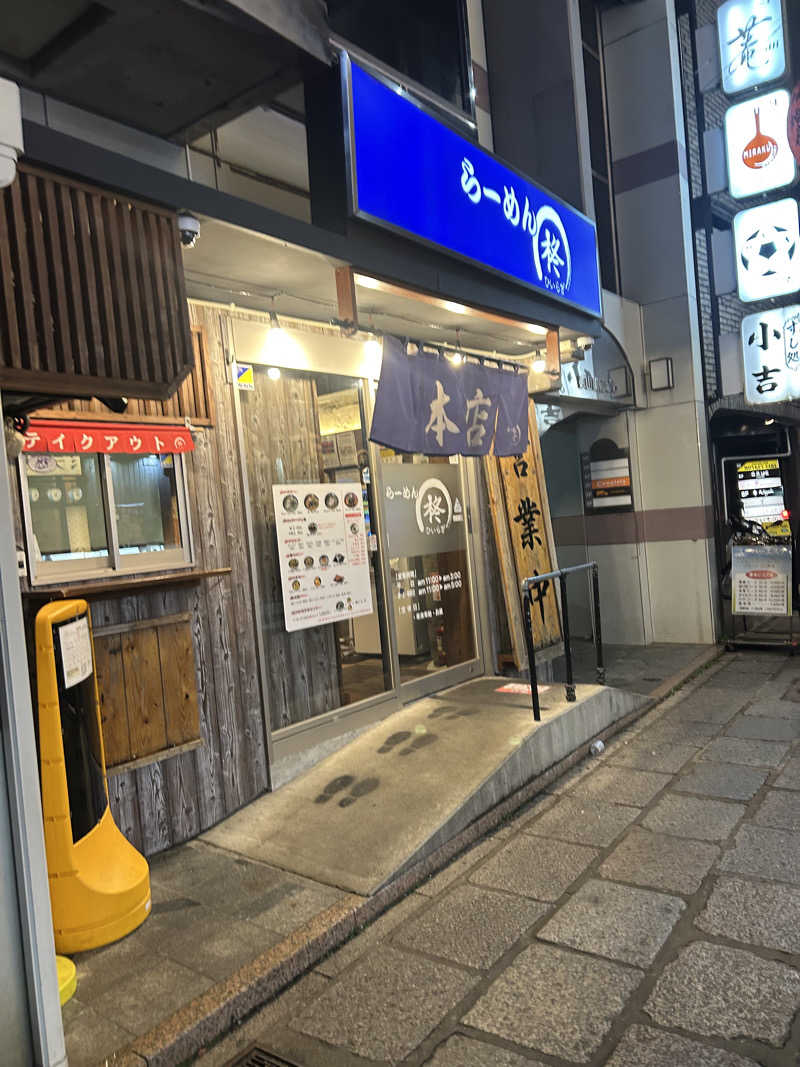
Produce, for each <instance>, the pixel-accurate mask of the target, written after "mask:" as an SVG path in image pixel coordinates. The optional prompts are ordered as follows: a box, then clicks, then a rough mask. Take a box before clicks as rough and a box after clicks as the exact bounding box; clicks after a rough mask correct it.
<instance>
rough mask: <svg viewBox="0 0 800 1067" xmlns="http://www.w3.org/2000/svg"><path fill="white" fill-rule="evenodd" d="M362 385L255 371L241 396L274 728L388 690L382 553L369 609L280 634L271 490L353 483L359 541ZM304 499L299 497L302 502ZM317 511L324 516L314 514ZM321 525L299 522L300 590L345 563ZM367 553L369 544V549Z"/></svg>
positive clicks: (367, 520) (368, 509)
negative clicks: (357, 499) (357, 504)
mask: <svg viewBox="0 0 800 1067" xmlns="http://www.w3.org/2000/svg"><path fill="white" fill-rule="evenodd" d="M362 387H363V386H362V383H361V381H360V380H359V379H356V378H352V377H349V376H345V375H337V374H324V373H306V372H304V371H294V370H288V369H283V368H281V369H280V372H279V373H278V374H275V373H274V371H273V374H272V376H270V374H269V370H268V368H266V367H259V366H256V367H254V388H253V390H252V392H250V391H248V392H241V393H239V404H240V411H241V421H242V431H243V437H244V455H245V464H246V468H247V481H248V487H249V492H250V512H251V516H252V530H253V541H254V549H255V552H254V556H255V560H256V568H257V571H258V587H259V593H260V599H261V604H260V612H259V614H260V620H261V629H262V635H263V643H264V648H265V650H266V670H267V675H268V686H269V690H270V693H271V694H272V697H271V699H270V708H269V710H270V719H271V723H272V728H273V729H275V730H278V729H281V728H282V727H287V726H291V725H293V724H294V723H298V722H303V721H306V720H308V719H312V718H316V717H317V716H319V715H323V714H325V713H326V712H328V711H333V710H335V709H337V708H339V707H342V706H344V705H349V704H354V703H356V702H357V701H359V700H364V699H366V698H369V697H374V696H377V695H379V694H381V693H384V692H386V690H387V689H390V688H391V684H392V682H391V666H390V658H389V654H388V641H387V638H386V625H385V612H384V611H383V607H382V586H381V571H380V555H379V553H378V551H376V550H370V551H369V554H368V559H369V572H370V583H371V590H372V612H371V613H370V614H368V615H360V616H355V617H353V618H344V619H342V620H341V621H337V622H330V623H325V624H323V625H316V626H309V627H307V628H305V629H300V630H294V631H291V632H289V631H287V629H286V620H285V617H284V609H283V589H282V584H281V583H282V580H283V577H284V576H285V575H284V574H283V573H282V569H281V562H280V559H279V556H278V541H277V534H276V523H275V515H274V508H273V496H272V487H273V485H278V484H284V485H285V484H291V485H297V486H300V487H302V486H303V485H304V484H307V485H317V484H320V483H322V484H324V483H331V485H332V486H333V485H335V484H342V483H344V482H347V483H356V484H357V485H360V487H361V489H360V493H361V501H362V507H363V511H364V526H365V532H366V535H367V537H368V538H369V537H370V535H371V534H372V532H373V528H372V520H373V515H374V500H373V496H372V494H373V481H374V480H373V479H372V478H371V477H370V468H369V451H368V443H367V432H366V425H365V421H364V409H363V404H362ZM301 499H302V497H301ZM322 513H323V514H324V510H323V512H322ZM326 536H327V535H326V534H325V533H324V530H323V524H322V523H320V522H318V520H316V519H315V518H314V517H313V516H311V515H307V516H306V517H305V519H304V528H303V540H302V545H303V548H302V551H298V555H297V560H296V566H297V575H298V577H297V579H296V581H297V582H298V583H300V584H302V582H304V581H307V580H308V577H310V578H311V580H312V581H313V582H314V584H315V585H316V583H317V580H319V582H320V583H322V584H323V585H324V584H325V583H327V582H329V581H330V580H331V578H332V577H333V580H335V574H336V566H337V565H338V564H341V563H344V562H345V560H343V559H342V560H339V559H338V558H337V556H336V555H334V554H333V553H334V552H336V549H332V548H331V545H330V544H329V543H327V542H326ZM372 547H373V549H375V548H376V547H377V546H376V545H375V543H374V542H373V545H372Z"/></svg>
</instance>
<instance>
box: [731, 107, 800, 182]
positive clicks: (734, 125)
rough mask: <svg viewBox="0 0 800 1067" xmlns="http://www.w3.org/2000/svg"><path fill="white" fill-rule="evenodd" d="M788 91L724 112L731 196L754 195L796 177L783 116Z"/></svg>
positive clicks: (786, 111)
mask: <svg viewBox="0 0 800 1067" xmlns="http://www.w3.org/2000/svg"><path fill="white" fill-rule="evenodd" d="M789 100H790V96H789V92H788V90H787V89H778V90H777V92H774V93H765V94H764V95H763V96H755V97H752V99H749V100H745V101H744V102H743V103H741V104H734V105H733V107H729V108H728V110H727V111H726V112H725V151H726V154H727V158H728V188H729V189H730V193H731V196H735V197H738V198H739V199H741V198H742V197H748V196H757V195H758V194H759V193H767V192H769V191H770V190H771V189H780V188H781V186H784V185H791V184H792V182H793V181H794V180H795V178H796V177H797V166H796V164H795V159H794V156H793V155H792V150H791V148H790V147H789V138H788V137H787V135H786V119H787V116H788V114H789Z"/></svg>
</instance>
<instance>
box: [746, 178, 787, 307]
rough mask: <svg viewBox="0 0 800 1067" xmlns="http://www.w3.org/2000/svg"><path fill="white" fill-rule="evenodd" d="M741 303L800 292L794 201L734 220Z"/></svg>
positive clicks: (766, 206)
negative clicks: (799, 290)
mask: <svg viewBox="0 0 800 1067" xmlns="http://www.w3.org/2000/svg"><path fill="white" fill-rule="evenodd" d="M733 240H734V245H735V248H736V278H737V282H738V289H739V299H740V300H743V301H745V302H746V303H749V302H752V301H754V300H769V299H770V297H773V296H785V295H786V294H787V293H794V292H796V291H797V290H798V289H800V221H798V213H797V201H796V200H793V199H792V198H791V197H786V198H785V199H783V200H776V201H774V202H773V203H771V204H762V205H761V206H759V207H753V208H749V209H748V210H747V211H740V212H739V214H738V215H734V218H733Z"/></svg>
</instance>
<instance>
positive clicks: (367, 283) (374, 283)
mask: <svg viewBox="0 0 800 1067" xmlns="http://www.w3.org/2000/svg"><path fill="white" fill-rule="evenodd" d="M353 280H354V281H355V283H356V285H360V286H361V288H362V289H380V288H381V283H380V282H379V281H378V279H377V278H370V277H368V276H367V275H366V274H354V275H353Z"/></svg>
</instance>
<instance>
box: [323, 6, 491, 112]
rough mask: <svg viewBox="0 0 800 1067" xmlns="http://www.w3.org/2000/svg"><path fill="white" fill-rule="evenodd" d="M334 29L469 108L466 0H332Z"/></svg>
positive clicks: (331, 9)
mask: <svg viewBox="0 0 800 1067" xmlns="http://www.w3.org/2000/svg"><path fill="white" fill-rule="evenodd" d="M328 22H329V23H330V26H331V29H332V30H333V31H334V32H335V33H338V34H340V35H341V36H342V37H346V38H347V40H348V41H352V42H353V44H355V45H358V46H359V47H360V48H363V49H364V51H366V52H369V53H370V55H373V56H375V57H376V58H377V59H380V60H382V61H383V62H384V63H387V64H388V65H389V66H391V67H394V69H395V70H398V71H400V72H401V73H402V74H408V75H409V76H410V77H411V78H413V79H414V80H415V81H417V82H419V83H420V84H421V85H424V86H425V87H426V88H427V89H430V90H431V91H432V92H434V93H438V95H439V96H441V97H443V98H444V99H445V100H448V101H450V103H452V104H455V105H456V107H460V108H463V109H464V110H467V111H468V110H469V107H470V102H469V100H468V98H467V95H466V85H467V78H466V72H467V56H466V41H465V33H464V11H463V7H462V0H406V2H405V3H403V4H396V3H391V4H390V3H376V0H328Z"/></svg>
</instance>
